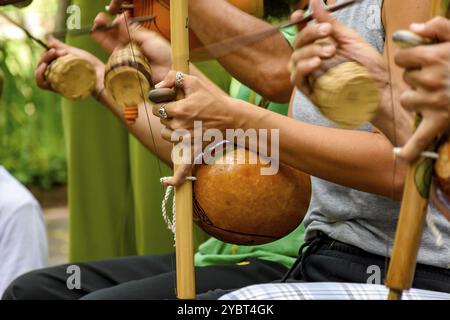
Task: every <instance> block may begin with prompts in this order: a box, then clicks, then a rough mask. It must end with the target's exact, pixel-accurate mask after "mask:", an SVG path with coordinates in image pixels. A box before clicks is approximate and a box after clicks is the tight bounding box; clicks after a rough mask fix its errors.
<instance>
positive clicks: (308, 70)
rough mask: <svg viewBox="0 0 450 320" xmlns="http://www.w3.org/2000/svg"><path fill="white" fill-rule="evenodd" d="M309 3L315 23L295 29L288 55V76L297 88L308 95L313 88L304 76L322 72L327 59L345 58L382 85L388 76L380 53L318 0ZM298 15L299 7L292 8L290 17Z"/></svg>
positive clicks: (382, 86) (299, 14)
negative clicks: (289, 62)
mask: <svg viewBox="0 0 450 320" xmlns="http://www.w3.org/2000/svg"><path fill="white" fill-rule="evenodd" d="M310 4H311V7H312V10H313V15H314V18H315V19H316V21H317V23H316V24H308V25H307V26H305V27H304V28H303V29H302V30H301V31H300V32H299V34H298V35H297V38H296V40H295V42H294V49H295V51H294V53H293V54H292V58H291V65H292V66H293V68H292V76H291V80H292V82H293V83H294V84H295V85H296V86H297V88H298V89H300V90H301V91H302V92H303V94H305V95H307V96H310V95H311V93H312V90H313V88H312V87H311V86H310V82H309V79H308V78H309V77H310V76H312V75H313V74H314V73H319V74H320V73H321V72H323V71H322V70H321V68H322V67H324V65H325V63H326V62H327V61H329V59H342V58H346V59H348V60H353V61H356V62H358V63H360V64H361V65H363V66H365V67H366V68H367V69H368V70H369V71H370V72H371V73H372V75H373V76H374V78H375V79H376V80H377V81H378V82H379V84H380V88H381V89H386V88H387V84H388V78H389V77H388V73H387V69H386V66H385V64H384V60H383V57H382V55H381V54H379V53H378V52H377V51H376V50H375V49H374V48H373V47H372V46H371V45H370V44H368V43H367V42H366V41H365V40H364V39H363V38H362V37H361V36H359V35H358V34H357V33H356V32H355V31H353V30H352V29H350V28H348V27H346V26H345V25H343V24H342V23H340V22H339V21H337V20H336V19H335V18H334V17H333V16H332V15H331V14H330V13H329V12H327V11H326V10H325V8H324V7H322V5H321V1H320V0H311V1H310ZM301 15H303V12H302V11H296V12H294V14H293V15H292V20H296V19H298V18H300V17H301Z"/></svg>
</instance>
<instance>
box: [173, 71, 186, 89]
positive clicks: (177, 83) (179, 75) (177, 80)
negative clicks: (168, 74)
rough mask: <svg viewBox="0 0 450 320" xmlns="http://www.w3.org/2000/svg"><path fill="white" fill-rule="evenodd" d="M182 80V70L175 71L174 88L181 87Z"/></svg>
mask: <svg viewBox="0 0 450 320" xmlns="http://www.w3.org/2000/svg"><path fill="white" fill-rule="evenodd" d="M183 80H184V74H183V73H182V72H177V74H176V75H175V88H177V89H181V88H183Z"/></svg>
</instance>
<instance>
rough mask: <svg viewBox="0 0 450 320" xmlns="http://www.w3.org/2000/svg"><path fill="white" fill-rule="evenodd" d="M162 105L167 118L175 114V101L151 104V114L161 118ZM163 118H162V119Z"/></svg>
mask: <svg viewBox="0 0 450 320" xmlns="http://www.w3.org/2000/svg"><path fill="white" fill-rule="evenodd" d="M162 107H164V110H165V111H166V115H167V119H170V118H173V117H174V116H175V115H176V112H175V110H176V108H177V107H176V102H171V103H163V104H154V105H152V113H153V115H155V116H157V117H158V118H161V119H162V115H161V113H160V110H161V108H162ZM162 120H164V119H162Z"/></svg>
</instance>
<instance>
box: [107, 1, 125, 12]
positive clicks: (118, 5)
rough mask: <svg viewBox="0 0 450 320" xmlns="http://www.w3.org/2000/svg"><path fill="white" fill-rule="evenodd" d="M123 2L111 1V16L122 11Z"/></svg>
mask: <svg viewBox="0 0 450 320" xmlns="http://www.w3.org/2000/svg"><path fill="white" fill-rule="evenodd" d="M122 2H123V0H111V3H110V4H109V6H108V11H109V13H110V14H118V13H119V12H120V11H121V10H122Z"/></svg>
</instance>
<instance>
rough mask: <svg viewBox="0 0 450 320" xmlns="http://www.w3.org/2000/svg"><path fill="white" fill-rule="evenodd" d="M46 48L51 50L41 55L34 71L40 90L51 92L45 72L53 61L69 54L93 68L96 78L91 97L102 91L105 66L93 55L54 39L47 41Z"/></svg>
mask: <svg viewBox="0 0 450 320" xmlns="http://www.w3.org/2000/svg"><path fill="white" fill-rule="evenodd" d="M48 46H49V47H50V48H51V49H50V50H48V51H46V52H44V53H43V54H42V56H41V59H40V60H39V62H38V64H37V67H36V70H35V78H36V83H37V85H38V86H39V87H40V88H42V89H45V90H52V89H51V87H50V85H49V84H48V83H47V81H46V79H45V70H46V69H47V67H48V66H49V64H50V63H51V62H52V61H53V60H55V59H58V58H59V57H62V56H64V55H66V54H69V53H70V54H73V55H75V56H78V57H80V58H83V59H85V60H87V61H89V62H90V63H92V65H93V66H94V68H95V72H96V76H97V83H96V85H95V89H94V92H93V93H92V95H93V96H97V95H98V93H100V92H101V90H103V78H104V73H105V65H104V64H103V62H102V61H100V60H99V59H98V58H97V57H95V56H94V55H92V54H90V53H89V52H87V51H84V50H81V49H78V48H74V47H71V46H69V45H67V44H65V43H63V42H61V41H59V40H57V39H55V38H49V39H48Z"/></svg>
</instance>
